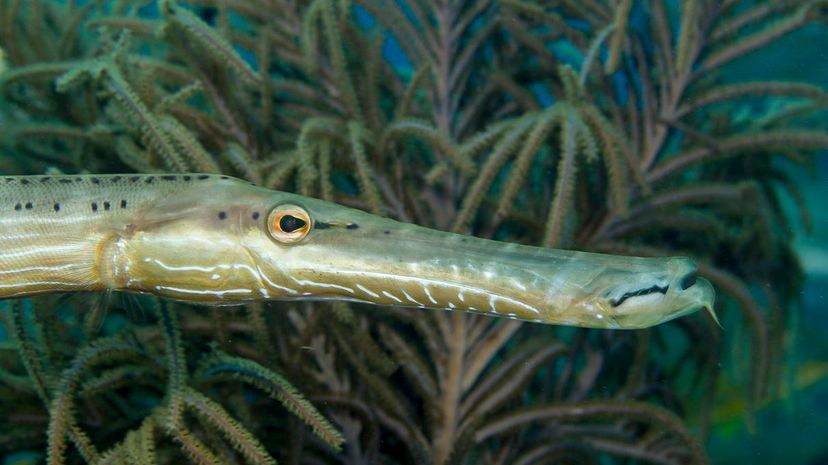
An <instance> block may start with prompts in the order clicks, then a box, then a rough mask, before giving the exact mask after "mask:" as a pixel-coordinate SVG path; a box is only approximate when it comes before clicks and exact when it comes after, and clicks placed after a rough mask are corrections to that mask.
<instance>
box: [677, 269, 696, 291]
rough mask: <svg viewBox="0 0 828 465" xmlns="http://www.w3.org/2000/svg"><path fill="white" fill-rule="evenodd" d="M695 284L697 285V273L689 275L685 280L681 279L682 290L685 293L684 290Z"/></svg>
mask: <svg viewBox="0 0 828 465" xmlns="http://www.w3.org/2000/svg"><path fill="white" fill-rule="evenodd" d="M694 284H696V273H695V272H693V273H688V274H686V275H685V276H684V277H683V278H681V282H680V283H679V286H681V290H682V291H684V290H687V289H689V288H690V287H691V286H693V285H694Z"/></svg>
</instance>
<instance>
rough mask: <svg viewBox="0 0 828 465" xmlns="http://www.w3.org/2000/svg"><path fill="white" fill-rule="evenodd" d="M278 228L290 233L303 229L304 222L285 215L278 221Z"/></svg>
mask: <svg viewBox="0 0 828 465" xmlns="http://www.w3.org/2000/svg"><path fill="white" fill-rule="evenodd" d="M279 227H280V228H282V231H284V232H286V233H292V232H293V231H296V230H297V229H302V228H304V227H305V220H302V219H300V218H297V217H295V216H292V215H285V216H283V217H282V218H281V219H280V220H279Z"/></svg>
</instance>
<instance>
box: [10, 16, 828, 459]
mask: <svg viewBox="0 0 828 465" xmlns="http://www.w3.org/2000/svg"><path fill="white" fill-rule="evenodd" d="M826 27H828V3H826V2H825V1H808V0H804V1H787V0H772V1H761V0H754V1H747V0H741V1H740V0H715V1H714V0H699V1H687V2H680V1H673V0H663V1H662V0H584V1H567V0H560V1H555V0H548V1H537V2H535V1H528V0H380V1H369V0H353V1H348V0H312V1H311V0H309V1H292V0H252V1H242V0H235V1H234V0H225V1H222V0H196V1H191V2H184V1H181V2H174V1H171V0H170V1H165V0H159V1H118V0H97V1H96V0H91V1H71V0H65V1H47V0H31V1H22V0H0V54H1V55H0V56H2V59H0V173H2V174H43V173H55V174H57V173H67V174H70V173H115V172H119V173H120V172H184V171H197V172H222V173H226V174H229V175H233V176H237V177H240V178H244V179H247V180H249V181H252V182H255V183H257V184H260V185H264V186H266V187H269V188H273V189H278V190H286V191H292V192H298V193H301V194H304V195H309V196H314V197H319V198H324V199H327V200H333V201H336V202H339V203H341V204H344V205H349V206H353V207H356V208H360V209H363V210H367V211H370V212H372V213H376V214H380V215H385V216H389V217H392V218H395V219H398V220H402V221H407V222H414V223H418V224H422V225H425V226H429V227H434V228H437V229H442V230H451V231H456V232H461V233H465V234H472V235H476V236H481V237H489V238H495V239H498V240H505V241H514V242H520V243H525V244H531V245H541V246H549V247H560V248H571V249H578V250H591V251H599V252H609V253H617V254H628V255H674V254H681V255H688V256H692V257H693V258H695V259H696V260H697V261H698V262H699V263H700V274H701V275H702V276H705V277H706V278H707V279H709V280H710V281H711V282H713V284H714V286H716V288H717V293H718V296H717V305H716V312H717V314H718V315H719V318H720V321H721V327H719V326H717V325H716V323H715V322H714V321H713V320H712V319H711V318H710V317H709V316H707V315H705V314H703V313H702V312H700V313H698V314H694V315H692V316H688V317H685V318H682V319H679V320H676V321H673V322H670V323H667V324H664V325H661V326H659V327H656V328H653V329H649V330H640V331H638V330H636V331H606V330H584V329H576V328H566V327H554V326H545V325H533V324H523V323H518V322H514V321H503V320H499V319H494V318H487V317H480V316H473V315H465V314H460V313H442V312H430V313H428V312H422V311H415V310H411V309H389V308H380V307H369V306H361V305H357V304H345V303H284V302H283V303H279V302H274V303H268V304H253V305H247V306H243V307H241V306H240V307H230V308H228V307H220V308H212V307H198V306H190V305H185V304H181V303H175V302H167V301H163V300H157V299H152V298H148V297H133V296H129V297H124V296H117V295H116V296H97V295H79V296H78V295H76V296H62V295H54V296H43V297H37V298H32V299H23V300H19V301H2V302H0V323H2V328H1V329H0V457H2V462H0V463H3V464H4V465H6V464H29V463H49V464H60V463H71V464H75V463H97V464H104V463H134V464H150V463H159V464H163V463H198V464H218V463H256V464H258V463H276V462H278V463H292V464H300V463H301V464H305V463H307V464H321V463H343V464H363V463H364V464H373V463H418V464H419V463H430V464H477V463H481V464H521V465H529V464H545V463H556V464H557V463H562V464H570V463H571V464H581V463H584V464H597V463H600V464H615V463H619V464H627V463H664V464H685V463H687V464H690V463H753V464H778V463H796V464H823V463H828V441H826V439H825V438H828V318H826V316H825V314H824V310H823V309H824V308H825V305H826V304H827V303H828V295H827V294H828V209H826V208H825V206H824V204H825V199H828V182H826V181H825V179H826V176H827V175H828V132H826V130H828V119H826V117H828V115H826V107H827V106H828V93H826V92H828V30H827V29H826ZM0 234H2V231H0Z"/></svg>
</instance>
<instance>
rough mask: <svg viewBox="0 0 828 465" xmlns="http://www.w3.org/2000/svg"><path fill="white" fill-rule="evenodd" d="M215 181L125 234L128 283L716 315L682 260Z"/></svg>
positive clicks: (618, 322) (590, 318) (528, 313)
mask: <svg viewBox="0 0 828 465" xmlns="http://www.w3.org/2000/svg"><path fill="white" fill-rule="evenodd" d="M213 191H214V192H215V193H216V195H215V196H214V197H213V198H209V199H203V198H202V199H199V202H198V205H199V206H198V208H192V207H190V206H191V205H192V204H193V199H186V198H181V199H169V200H168V201H167V202H168V203H167V205H166V206H165V207H164V208H163V209H164V210H166V211H167V212H168V214H166V215H165V216H164V215H162V216H163V217H164V218H172V217H173V216H174V217H175V220H174V221H152V220H150V219H148V220H147V221H146V222H147V224H148V226H147V227H146V228H144V229H143V230H142V231H141V232H140V234H136V235H135V236H134V237H133V238H132V239H130V241H129V243H128V247H126V248H127V249H128V251H129V254H130V257H131V258H130V259H129V260H128V262H129V264H130V266H132V269H131V273H132V275H133V276H135V277H137V278H136V280H135V282H134V283H133V284H134V285H133V286H132V287H131V288H129V289H127V290H135V291H139V292H153V293H156V294H161V295H166V296H169V297H173V298H178V299H183V300H189V301H193V300H196V301H200V302H206V303H213V304H229V303H234V302H244V301H250V300H279V299H288V300H301V299H307V300H325V299H335V300H348V301H354V302H365V303H372V304H379V305H395V306H404V307H420V308H433V309H446V310H463V311H470V312H476V313H483V314H488V315H498V316H504V317H508V318H516V319H521V320H527V321H534V322H541V323H552V324H567V325H574V326H583V327H596V328H642V327H647V326H652V325H655V324H659V323H662V322H665V321H668V320H670V319H673V318H677V317H679V316H682V315H686V314H688V313H690V312H693V311H695V310H698V309H700V308H706V309H707V310H708V311H709V312H711V314H712V306H713V298H714V292H713V288H712V286H711V285H710V283H708V282H707V281H705V280H703V279H701V278H698V279H696V278H695V265H694V264H693V262H692V261H691V260H689V259H686V258H641V257H623V256H613V255H602V254H592V253H586V252H574V251H565V250H554V249H545V248H539V247H529V246H525V245H519V244H512V243H503V242H497V241H490V240H485V239H479V238H475V237H470V236H464V235H458V234H451V233H446V232H441V231H436V230H433V229H428V228H424V227H420V226H416V225H412V224H405V223H400V222H397V221H393V220H390V219H387V218H382V217H378V216H375V215H371V214H368V213H365V212H362V211H359V210H355V209H351V208H347V207H343V206H340V205H336V204H333V203H329V202H324V201H321V200H317V199H312V198H307V197H303V196H299V195H295V194H289V193H283V192H274V191H270V190H267V189H262V188H258V187H254V186H250V185H248V184H246V183H241V182H238V181H235V180H217V181H216V186H215V188H214V189H213ZM159 208H160V207H159ZM153 225H155V226H153ZM135 283H138V284H135ZM127 287H129V286H127Z"/></svg>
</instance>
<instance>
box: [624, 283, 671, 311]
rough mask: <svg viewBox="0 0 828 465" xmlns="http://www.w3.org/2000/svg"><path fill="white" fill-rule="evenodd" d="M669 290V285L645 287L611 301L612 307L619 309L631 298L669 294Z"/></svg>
mask: <svg viewBox="0 0 828 465" xmlns="http://www.w3.org/2000/svg"><path fill="white" fill-rule="evenodd" d="M668 289H670V286H669V285H668V286H659V285H658V284H656V285H653V286H650V287H645V288H644V289H638V290H636V291H630V292H627V293H625V294H624V295H622V296H621V297H620V298H618V299H612V300H610V305H612V306H613V307H617V306H619V305H621V304H623V303H624V301H625V300H627V299H629V298H630V297H638V296H642V295H647V294H655V293H656V292H658V293H660V294H667V290H668Z"/></svg>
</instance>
